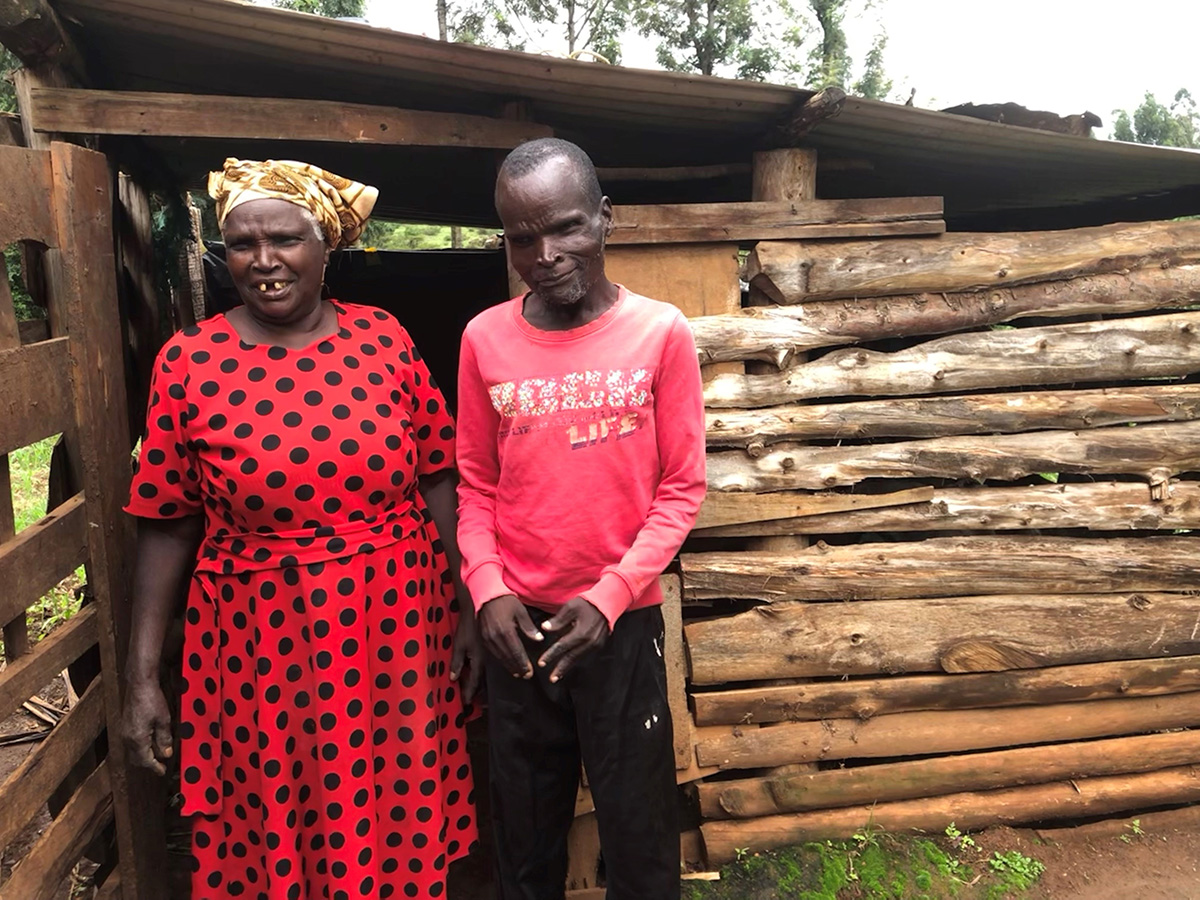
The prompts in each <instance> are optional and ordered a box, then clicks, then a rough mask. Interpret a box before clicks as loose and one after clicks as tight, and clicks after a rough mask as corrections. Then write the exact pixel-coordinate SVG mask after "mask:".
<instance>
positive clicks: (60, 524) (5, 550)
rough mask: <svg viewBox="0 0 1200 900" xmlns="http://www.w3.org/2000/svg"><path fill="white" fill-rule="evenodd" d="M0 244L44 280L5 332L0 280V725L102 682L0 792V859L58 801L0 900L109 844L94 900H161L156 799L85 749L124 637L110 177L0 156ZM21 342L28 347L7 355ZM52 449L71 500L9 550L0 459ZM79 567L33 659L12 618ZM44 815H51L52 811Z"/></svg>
mask: <svg viewBox="0 0 1200 900" xmlns="http://www.w3.org/2000/svg"><path fill="white" fill-rule="evenodd" d="M0 173H2V175H3V180H4V183H5V185H6V190H5V192H4V195H3V197H0V238H2V239H3V241H4V242H5V243H11V242H14V241H21V242H24V244H25V247H26V250H27V254H30V253H32V254H36V255H38V256H40V257H41V260H40V261H41V263H42V264H43V265H44V267H45V270H46V272H47V275H48V287H49V290H48V293H47V300H48V304H49V306H50V309H49V313H50V316H49V318H50V322H51V327H50V328H48V329H44V330H41V329H33V328H23V327H21V326H20V325H19V323H17V320H16V314H15V310H14V307H13V302H12V297H11V296H10V293H9V291H8V282H7V279H6V278H5V279H0V285H2V287H0V412H2V415H0V583H2V584H4V586H5V591H4V593H3V596H2V597H0V621H3V622H4V643H5V656H6V660H7V665H6V667H5V668H4V670H3V671H2V672H0V717H4V716H8V715H10V714H11V713H12V712H13V711H15V710H16V709H18V708H20V707H21V705H22V704H23V703H24V702H25V701H27V700H28V699H29V698H30V697H31V696H32V695H34V694H36V693H37V692H38V691H39V690H40V689H41V688H43V687H44V686H45V685H46V684H48V683H49V682H50V681H51V680H52V679H53V678H54V677H55V676H56V675H58V674H59V672H61V671H62V670H63V669H65V668H66V667H67V666H69V665H70V664H71V663H73V662H74V661H76V660H78V659H79V658H80V657H82V656H84V655H85V654H87V653H88V652H89V651H92V650H93V648H97V647H98V649H99V655H100V659H101V671H100V675H99V677H98V678H96V679H94V680H93V681H92V682H91V683H90V684H89V685H86V686H84V685H76V687H78V689H79V690H80V691H81V693H82V696H80V698H79V701H78V703H77V704H75V705H74V706H73V707H72V708H71V709H70V711H69V712H68V713H67V714H66V715H65V716H64V717H63V718H62V719H60V720H59V721H58V722H57V723H56V724H55V725H54V726H53V728H52V730H50V732H49V733H48V734H47V736H46V737H45V738H44V739H43V740H42V741H41V742H40V743H39V744H38V745H37V746H36V748H35V749H33V750H32V752H31V753H30V754H29V756H28V757H27V758H26V759H25V761H24V762H23V763H22V764H21V766H20V767H19V768H17V769H16V770H15V771H13V772H12V773H11V774H9V776H8V777H7V778H6V779H5V780H4V782H3V783H2V784H0V845H6V844H8V843H9V842H10V841H11V840H12V839H13V838H14V837H15V836H16V834H17V833H18V832H19V831H20V830H21V829H22V828H23V827H24V826H25V825H26V824H27V823H28V822H29V821H30V819H31V818H32V817H33V816H34V815H35V814H36V813H37V811H38V810H39V809H40V808H41V807H42V806H43V805H45V804H46V802H47V800H48V799H49V798H50V797H51V795H52V794H54V795H56V796H57V797H59V798H65V804H64V805H62V807H61V809H60V811H59V812H58V815H57V816H56V818H55V819H54V821H53V822H52V824H51V825H50V826H49V827H48V828H46V830H45V831H44V832H43V833H42V834H41V836H40V837H39V839H38V840H37V842H36V843H35V844H34V845H33V846H32V848H31V849H30V850H29V852H28V854H27V855H26V856H25V858H24V859H23V860H22V861H21V862H20V864H19V865H18V866H17V867H16V869H15V870H14V872H13V874H12V876H11V877H10V878H9V880H8V881H7V882H6V883H4V884H2V885H0V900H51V898H52V897H54V896H56V895H57V894H56V892H57V891H58V888H59V886H60V883H61V882H62V881H63V879H64V878H65V877H66V876H67V875H68V874H69V873H70V872H71V870H72V868H73V867H74V866H75V865H76V863H77V862H79V860H80V859H81V858H82V856H83V854H84V853H85V851H87V850H88V848H89V846H93V847H94V846H101V847H103V846H104V844H105V842H103V841H101V842H98V843H94V842H95V841H96V838H97V837H99V836H100V835H102V834H103V833H104V832H105V831H106V830H107V829H109V828H110V827H113V828H115V838H116V840H115V847H116V851H117V855H118V860H117V861H116V862H117V865H116V867H115V869H113V870H112V871H111V873H110V874H109V875H108V878H107V879H106V880H105V882H104V884H103V885H102V888H101V893H102V894H103V896H106V897H112V898H115V897H123V898H125V900H135V898H159V897H165V896H166V892H165V889H164V888H163V886H162V881H161V878H162V875H163V873H164V868H165V867H164V865H163V863H162V860H163V856H162V849H163V848H162V841H161V827H160V826H158V825H156V823H157V822H160V821H161V814H162V809H163V805H162V799H163V798H162V795H161V790H160V789H158V788H157V786H156V785H154V784H153V783H152V782H150V781H148V780H147V779H145V778H143V777H141V776H140V775H133V774H131V773H129V772H127V771H126V769H125V763H124V750H123V747H122V745H121V742H120V741H119V740H115V739H110V740H104V741H102V742H100V743H99V744H98V743H97V739H98V738H100V737H101V736H102V734H103V733H104V732H105V731H106V730H107V731H108V733H109V734H110V735H115V733H116V732H115V726H116V725H117V723H118V722H119V719H120V710H121V680H120V677H119V673H120V670H121V664H122V649H123V639H124V636H125V635H126V634H127V624H128V623H127V616H128V612H127V610H128V605H129V604H128V592H129V583H130V579H129V575H130V573H129V566H130V560H131V556H132V546H133V544H132V541H133V534H132V531H131V523H130V522H129V521H128V520H127V517H126V516H124V515H123V514H122V513H121V512H120V507H121V504H122V502H123V499H124V496H125V493H126V491H127V487H128V483H129V477H130V447H129V445H128V433H129V431H128V422H127V415H126V409H125V389H124V354H123V345H122V337H121V323H120V313H119V310H118V304H117V297H116V284H115V280H114V279H115V271H116V270H115V267H114V263H113V251H112V246H113V243H112V240H113V238H112V224H111V216H112V195H111V191H110V182H111V176H110V171H109V167H108V161H107V159H106V158H105V157H104V156H103V155H102V154H99V153H94V152H92V151H89V150H85V149H83V148H80V147H77V146H74V145H70V144H63V143H53V144H51V145H50V149H49V150H27V149H24V148H20V147H10V146H0ZM22 334H24V335H25V336H26V339H27V340H29V341H31V342H30V343H26V344H22V342H21V336H22ZM58 434H61V435H62V440H63V441H64V442H65V445H66V457H67V460H68V468H69V476H68V477H67V478H66V481H68V482H70V483H71V484H72V485H73V488H74V489H75V493H74V494H73V495H71V496H69V497H68V498H67V499H66V500H65V502H62V503H60V504H59V505H57V506H56V507H54V508H52V509H50V510H49V511H48V512H47V514H46V515H45V516H44V517H43V518H42V519H40V520H39V521H38V522H36V523H34V524H33V525H31V526H30V527H28V528H26V529H25V530H23V531H21V532H20V533H19V534H14V528H13V514H12V494H11V489H10V485H9V481H8V466H7V463H8V456H7V454H8V453H10V452H11V451H13V450H16V449H18V448H20V447H23V446H26V445H28V444H30V443H32V442H34V441H38V440H41V439H44V438H49V437H52V436H54V435H58ZM80 565H82V566H84V568H85V570H86V577H87V595H88V596H89V597H90V598H91V602H90V603H89V604H87V605H85V606H84V607H83V609H82V610H81V611H80V612H79V613H78V614H76V615H75V616H73V617H72V618H71V619H70V620H69V621H68V622H67V623H65V624H64V625H63V626H62V627H60V628H59V629H57V630H56V631H55V632H54V633H52V634H51V635H50V636H49V637H47V638H46V639H45V640H42V641H40V642H37V643H32V642H31V641H30V639H29V633H28V628H27V625H26V610H27V608H28V607H30V606H31V605H33V604H34V603H36V602H37V601H38V599H39V598H40V597H41V596H42V595H43V594H44V593H45V592H46V591H47V590H48V589H49V588H51V587H53V586H54V585H56V584H58V583H59V582H60V581H61V580H62V579H64V578H66V577H67V576H69V575H71V574H72V573H73V572H74V571H75V570H76V568H78V567H79V566H80ZM56 805H57V804H56Z"/></svg>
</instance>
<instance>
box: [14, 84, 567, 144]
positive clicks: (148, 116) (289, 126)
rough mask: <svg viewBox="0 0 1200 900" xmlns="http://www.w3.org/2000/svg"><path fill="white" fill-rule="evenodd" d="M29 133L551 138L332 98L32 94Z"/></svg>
mask: <svg viewBox="0 0 1200 900" xmlns="http://www.w3.org/2000/svg"><path fill="white" fill-rule="evenodd" d="M30 97H31V100H32V109H31V110H30V114H31V115H32V121H33V128H34V130H36V131H40V132H61V133H64V134H128V135H143V136H155V137H204V138H249V139H253V140H268V141H337V142H339V143H351V144H388V145H395V144H407V145H410V146H418V147H495V148H500V149H509V148H512V147H516V146H517V145H518V144H520V143H523V142H524V141H529V140H533V139H534V138H539V137H550V136H551V135H552V134H553V133H554V132H553V130H552V129H551V128H550V127H549V126H546V125H538V124H536V123H534V122H517V121H512V120H507V119H492V118H488V117H487V116H472V115H466V114H463V113H444V112H429V111H425V110H415V109H396V108H394V107H388V106H367V105H364V104H360V103H343V102H341V101H336V100H308V99H305V100H287V99H277V98H270V97H221V96H209V95H202V94H158V93H146V92H140V91H92V90H76V89H70V88H34V89H33V90H32V91H31V92H30Z"/></svg>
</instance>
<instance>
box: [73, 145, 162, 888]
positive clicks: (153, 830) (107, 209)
mask: <svg viewBox="0 0 1200 900" xmlns="http://www.w3.org/2000/svg"><path fill="white" fill-rule="evenodd" d="M50 153H51V165H52V170H53V200H52V202H53V205H54V212H55V217H56V220H57V224H58V234H59V249H58V251H57V252H56V253H54V255H53V258H52V259H51V263H52V264H51V266H50V271H51V274H52V276H53V287H54V291H53V292H52V296H53V298H54V300H55V303H56V304H57V305H59V306H61V307H62V311H63V316H62V317H63V319H64V321H65V323H66V326H67V331H68V334H69V335H70V338H71V342H70V348H71V349H70V358H71V365H70V367H69V369H68V372H67V373H65V374H66V375H67V376H68V377H70V379H71V380H72V382H73V387H74V391H75V403H76V416H77V422H78V448H77V449H78V452H77V454H75V455H76V456H77V457H78V458H79V459H78V464H79V468H80V474H81V476H82V487H83V490H84V492H85V495H86V497H87V521H88V531H87V542H88V555H89V558H90V566H89V570H88V578H89V584H90V586H91V588H92V591H93V595H94V596H95V602H96V609H97V616H98V624H99V638H100V656H101V660H102V663H103V670H104V675H103V684H104V706H105V712H106V715H107V719H108V728H109V734H110V735H113V736H115V735H116V734H117V727H118V724H119V722H120V718H121V705H122V699H123V691H122V682H121V672H122V671H123V669H124V661H125V649H126V645H127V642H128V638H129V612H130V602H129V601H130V598H129V591H130V587H131V583H132V571H131V561H132V558H133V545H134V536H133V529H132V521H131V520H130V518H129V517H128V516H126V515H124V513H123V512H122V511H121V504H122V502H123V498H124V496H125V493H126V491H127V489H128V485H129V479H130V475H131V462H130V446H129V443H128V435H129V428H128V422H127V413H126V407H125V385H124V380H125V366H124V358H123V350H122V339H121V329H120V324H119V322H118V318H117V310H118V303H117V294H116V284H115V280H114V273H115V271H116V265H115V260H114V257H113V240H112V220H111V210H112V200H111V193H110V176H109V168H108V161H107V159H106V158H105V157H104V156H103V155H102V154H99V153H94V152H91V151H88V150H84V149H83V148H81V147H77V146H74V145H71V144H61V143H57V142H56V143H54V144H52V145H51V147H50ZM108 771H109V774H110V776H111V779H112V792H113V811H114V815H115V818H116V826H117V828H116V830H117V845H118V851H119V855H120V866H121V884H122V891H123V895H124V897H125V898H126V900H149V898H158V897H166V896H167V891H166V889H165V885H164V876H165V874H166V861H165V851H166V843H165V841H164V840H163V826H162V817H163V811H164V809H165V801H164V797H163V785H162V782H161V781H160V780H159V779H157V778H156V777H155V776H153V775H151V774H150V773H148V772H145V771H144V770H133V769H130V768H127V766H126V763H125V749H124V746H123V745H122V743H121V741H120V740H115V739H114V740H110V741H109V744H108Z"/></svg>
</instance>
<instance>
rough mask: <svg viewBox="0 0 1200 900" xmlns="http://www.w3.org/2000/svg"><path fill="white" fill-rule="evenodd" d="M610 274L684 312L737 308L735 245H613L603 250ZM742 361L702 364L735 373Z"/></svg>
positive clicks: (714, 370)
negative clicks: (717, 364)
mask: <svg viewBox="0 0 1200 900" xmlns="http://www.w3.org/2000/svg"><path fill="white" fill-rule="evenodd" d="M605 270H606V272H607V273H608V277H609V278H610V279H612V280H613V281H614V282H617V283H618V284H623V285H625V287H627V288H628V289H629V290H631V291H635V292H637V293H639V294H644V295H645V296H647V297H653V298H654V299H655V300H661V301H663V302H664V303H672V304H674V305H675V306H677V307H679V309H680V310H681V311H682V312H683V314H684V315H685V316H688V317H691V316H706V315H713V314H718V313H729V312H733V311H735V310H737V309H740V308H741V304H742V289H741V282H740V281H739V280H738V250H737V247H735V246H732V245H730V244H686V245H683V246H670V247H655V246H650V245H648V246H640V247H639V246H625V247H613V248H612V249H611V250H608V251H607V252H606V254H605ZM744 368H745V367H744V366H742V365H741V363H723V364H721V365H720V366H705V367H704V369H705V372H704V374H705V377H706V378H708V377H712V376H713V375H714V374H717V373H725V374H737V373H740V372H742V371H744Z"/></svg>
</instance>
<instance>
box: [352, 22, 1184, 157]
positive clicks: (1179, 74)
mask: <svg viewBox="0 0 1200 900" xmlns="http://www.w3.org/2000/svg"><path fill="white" fill-rule="evenodd" d="M801 2H802V0H801ZM859 2H860V3H862V2H863V0H859ZM435 9H436V7H435V3H434V0H367V16H368V18H369V19H370V21H371V23H372V24H374V25H382V26H385V27H389V28H396V29H398V30H401V31H408V32H412V33H415V34H425V35H427V36H430V37H436V36H437V18H436V14H435ZM880 23H882V24H883V26H884V27H885V28H886V30H887V34H888V47H887V57H886V64H887V71H888V75H889V76H890V77H891V78H892V79H893V80H894V82H895V89H894V90H895V93H896V94H897V95H898V96H901V97H904V98H907V97H908V93H909V90H910V89H911V88H916V91H917V94H916V104H917V105H918V106H926V107H930V108H934V109H938V108H942V107H946V106H952V105H954V104H957V103H966V102H974V103H1003V102H1007V101H1014V102H1016V103H1021V104H1023V105H1025V106H1028V107H1030V108H1035V109H1048V110H1051V111H1053V112H1056V113H1059V114H1062V115H1065V114H1069V113H1078V112H1083V111H1084V110H1091V111H1092V112H1094V113H1096V114H1097V115H1099V116H1100V118H1101V119H1103V120H1104V125H1105V127H1104V128H1103V129H1101V130H1100V132H1099V133H1100V135H1101V136H1103V135H1105V134H1107V132H1108V128H1109V126H1110V125H1111V123H1112V118H1113V117H1112V111H1113V110H1114V109H1121V108H1132V107H1135V106H1137V104H1138V103H1140V102H1141V98H1142V95H1143V94H1144V93H1145V92H1146V91H1147V90H1149V91H1153V92H1154V93H1155V94H1156V95H1157V96H1158V98H1159V99H1160V100H1162V101H1163V102H1165V103H1168V105H1169V103H1170V100H1171V98H1172V97H1174V94H1175V92H1176V91H1177V90H1178V89H1179V88H1182V87H1186V88H1189V89H1191V90H1193V91H1195V92H1196V93H1197V95H1198V96H1200V64H1198V60H1200V52H1198V51H1197V45H1198V44H1200V0H1136V2H1117V0H875V2H874V8H873V9H869V10H867V11H865V12H863V13H860V14H858V15H855V16H853V17H852V18H850V19H848V20H847V22H846V31H847V34H848V36H849V39H850V50H851V53H852V55H853V56H854V61H855V64H856V67H857V65H858V64H859V63H860V62H861V59H862V57H863V56H864V55H865V54H866V52H867V50H868V49H869V48H870V44H871V39H872V36H873V34H874V33H875V32H876V30H877V29H878V28H879V24H880ZM547 43H548V44H550V45H549V46H545V47H544V49H547V50H551V51H559V52H561V49H562V48H560V47H555V46H553V45H552V43H551V42H547ZM539 49H543V48H539ZM623 53H624V62H625V64H626V65H631V66H639V67H642V68H655V63H654V51H653V46H652V45H651V44H650V43H649V42H647V41H645V40H643V39H640V38H637V37H636V36H633V37H631V38H630V39H628V40H627V41H626V42H625V45H624V49H623Z"/></svg>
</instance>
